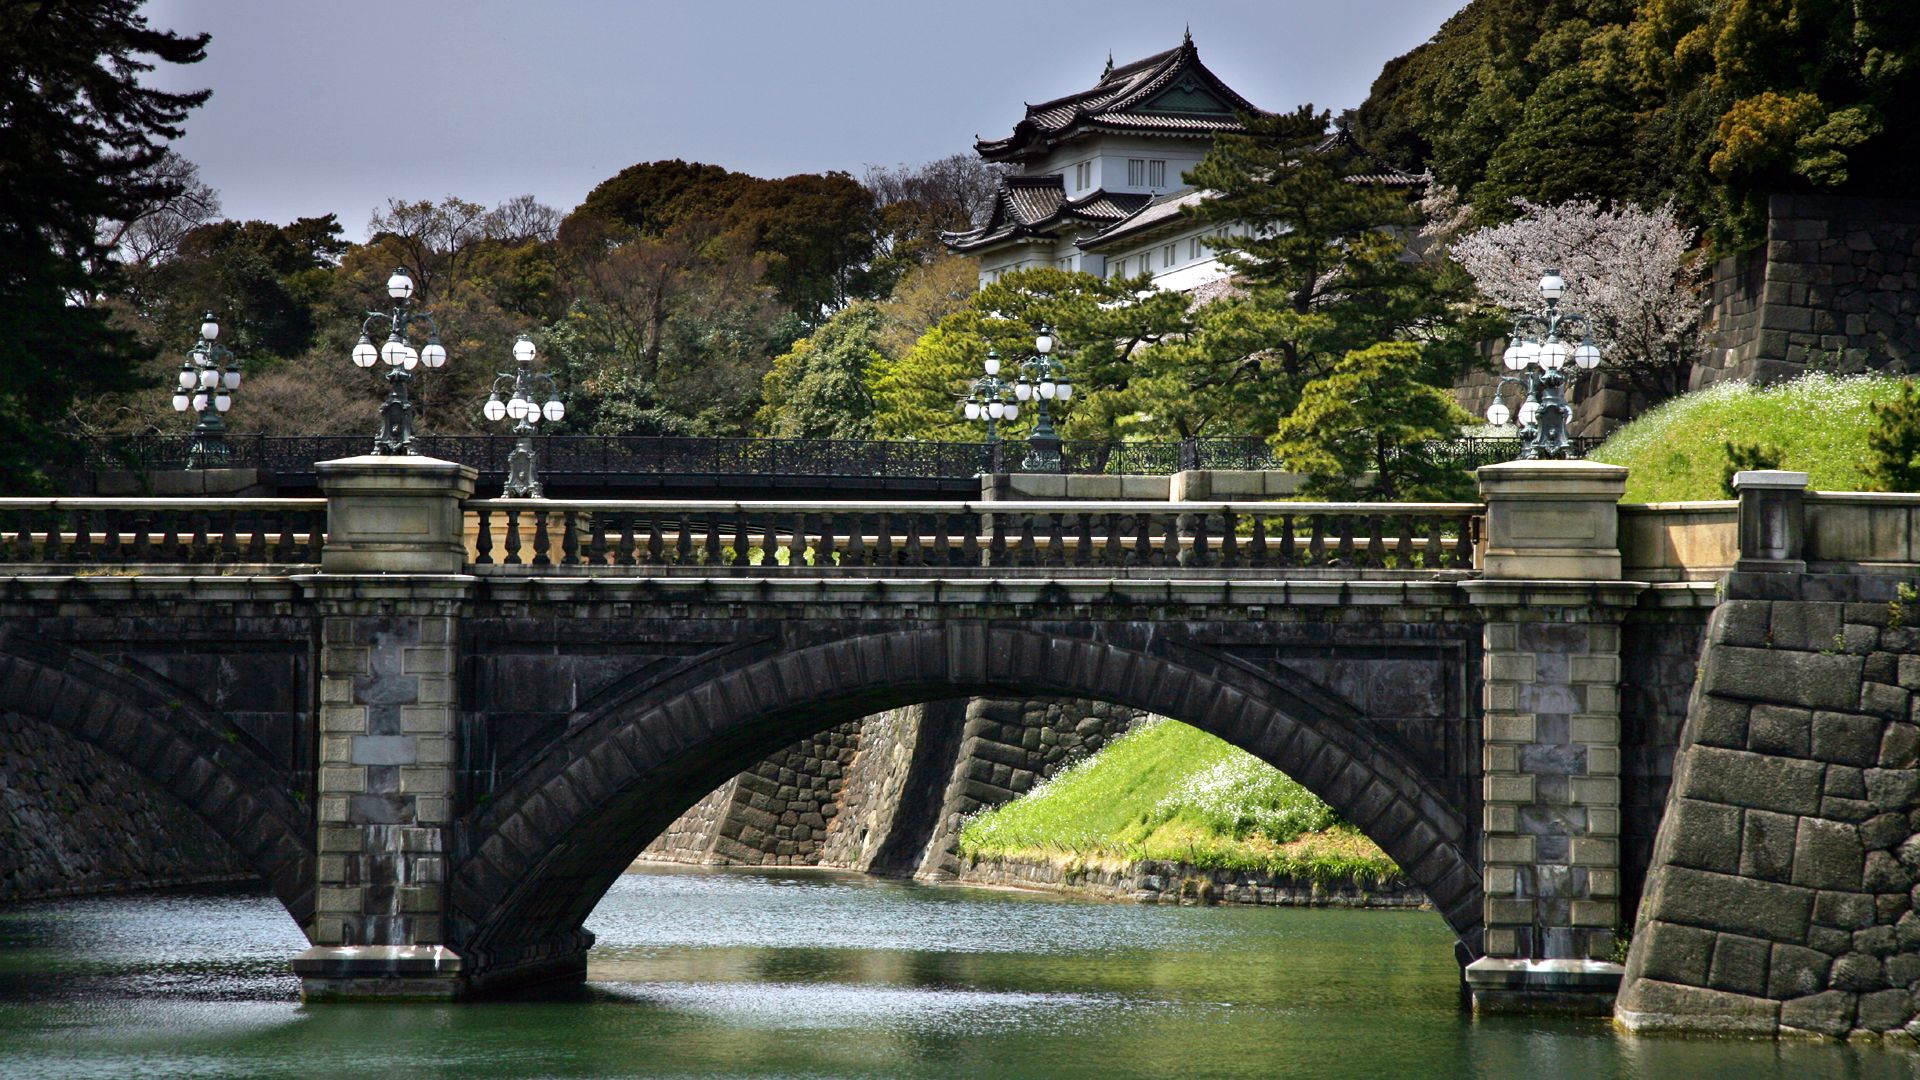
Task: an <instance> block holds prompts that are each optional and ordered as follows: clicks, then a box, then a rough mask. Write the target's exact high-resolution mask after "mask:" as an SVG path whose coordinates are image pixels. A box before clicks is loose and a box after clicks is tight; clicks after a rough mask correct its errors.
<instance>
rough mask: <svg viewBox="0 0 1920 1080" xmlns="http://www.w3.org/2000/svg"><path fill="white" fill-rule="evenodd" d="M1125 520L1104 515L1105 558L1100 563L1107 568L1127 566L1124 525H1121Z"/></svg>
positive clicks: (1119, 516)
mask: <svg viewBox="0 0 1920 1080" xmlns="http://www.w3.org/2000/svg"><path fill="white" fill-rule="evenodd" d="M1125 520H1126V519H1125V518H1124V517H1122V516H1121V515H1120V514H1108V515H1106V521H1105V523H1104V524H1105V527H1106V530H1107V545H1106V546H1107V550H1106V558H1105V559H1104V560H1102V561H1103V562H1104V563H1105V564H1106V565H1107V566H1125V565H1127V547H1126V537H1125V535H1124V530H1125V525H1124V524H1122V523H1123V522H1124V521H1125Z"/></svg>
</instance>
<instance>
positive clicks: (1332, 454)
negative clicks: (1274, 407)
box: [1273, 341, 1473, 500]
mask: <svg viewBox="0 0 1920 1080" xmlns="http://www.w3.org/2000/svg"><path fill="white" fill-rule="evenodd" d="M1471 421H1472V417H1470V416H1468V415H1467V414H1466V412H1465V411H1464V410H1462V409H1461V408H1460V406H1458V405H1456V404H1454V401H1453V398H1452V396H1451V395H1449V394H1448V393H1447V392H1446V391H1444V390H1441V389H1439V388H1437V387H1434V386H1431V385H1429V384H1428V383H1426V382H1425V381H1423V379H1422V377H1421V371H1420V349H1419V347H1418V346H1417V345H1414V344H1412V343H1410V342H1404V341H1394V342H1383V343H1381V344H1378V345H1374V346H1372V347H1370V348H1366V349H1359V350H1355V351H1353V352H1350V353H1348V354H1347V355H1346V356H1345V357H1343V358H1341V360H1340V362H1339V363H1338V364H1336V365H1335V366H1334V369H1333V371H1332V372H1331V373H1329V374H1328V375H1327V376H1326V377H1325V378H1322V379H1317V380H1315V381H1314V382H1312V383H1310V384H1308V386H1307V388H1306V390H1305V391H1304V392H1303V393H1302V394H1301V395H1300V404H1299V407H1298V408H1296V409H1294V410H1293V413H1292V415H1290V416H1288V417H1287V418H1286V419H1285V420H1283V421H1281V422H1280V427H1279V431H1278V432H1277V433H1276V434H1275V435H1274V438H1273V447H1274V450H1275V452H1276V453H1278V454H1279V455H1280V459H1281V461H1283V462H1284V463H1285V464H1286V466H1287V467H1288V468H1289V469H1292V470H1294V471H1295V472H1301V473H1305V474H1306V475H1307V477H1308V482H1307V488H1306V490H1307V493H1308V494H1311V495H1316V496H1325V497H1331V498H1341V499H1349V498H1366V497H1370V498H1378V499H1386V500H1395V499H1412V500H1445V499H1453V498H1461V497H1464V496H1466V495H1467V494H1468V493H1469V492H1470V491H1471V490H1472V487H1473V482H1472V478H1471V477H1470V476H1468V474H1467V472H1466V470H1465V469H1462V468H1460V467H1459V466H1457V465H1451V464H1440V463H1436V462H1434V461H1432V460H1431V459H1429V458H1428V457H1427V456H1426V455H1424V454H1420V453H1417V452H1410V451H1413V450H1415V449H1417V444H1419V443H1421V442H1425V441H1427V440H1431V439H1447V438H1452V437H1453V436H1454V435H1455V434H1457V433H1458V432H1459V430H1460V426H1461V425H1462V424H1466V423H1469V422H1471ZM1369 472H1371V473H1372V474H1373V482H1372V483H1371V484H1370V485H1368V484H1363V483H1361V477H1362V476H1363V475H1364V474H1366V473H1369Z"/></svg>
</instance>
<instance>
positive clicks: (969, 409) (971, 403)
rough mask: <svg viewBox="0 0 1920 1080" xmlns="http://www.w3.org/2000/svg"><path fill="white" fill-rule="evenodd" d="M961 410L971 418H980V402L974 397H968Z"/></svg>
mask: <svg viewBox="0 0 1920 1080" xmlns="http://www.w3.org/2000/svg"><path fill="white" fill-rule="evenodd" d="M960 411H961V413H963V414H965V416H966V418H967V419H969V420H978V419H980V403H979V402H977V401H975V400H973V399H972V398H968V399H967V401H966V404H964V405H962V406H960Z"/></svg>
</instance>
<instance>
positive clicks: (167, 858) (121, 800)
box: [0, 716, 254, 900]
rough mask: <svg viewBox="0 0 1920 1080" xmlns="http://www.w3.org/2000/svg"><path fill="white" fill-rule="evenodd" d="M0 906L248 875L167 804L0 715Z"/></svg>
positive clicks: (48, 731)
mask: <svg viewBox="0 0 1920 1080" xmlns="http://www.w3.org/2000/svg"><path fill="white" fill-rule="evenodd" d="M0 836H4V837H5V841H4V842H0V900H23V899H30V898H33V897H43V896H70V895H75V894H80V893H96V892H118V891H122V890H127V889H145V888H158V887H160V886H165V885H186V884H194V883H199V882H207V881H241V880H246V879H249V878H252V877H253V876H254V875H253V873H252V872H251V871H249V870H247V869H246V868H245V867H244V866H242V865H241V863H240V861H239V859H238V858H236V857H235V856H234V854H233V852H232V850H231V849H229V848H228V847H227V845H226V844H225V843H223V842H222V841H221V840H220V838H219V837H217V836H215V835H214V834H213V832H212V830H210V829H208V828H207V827H206V826H205V825H204V824H202V823H201V821H200V820H199V819H198V818H196V817H194V816H193V814H192V813H190V812H189V811H188V810H187V809H186V808H185V807H183V806H181V805H180V804H179V803H178V802H176V801H175V800H173V799H172V798H170V797H168V796H166V795H164V794H162V793H160V792H158V791H156V790H154V788H153V787H152V785H150V784H148V783H146V782H145V781H144V780H142V779H140V778H139V777H138V776H136V775H134V773H133V771H132V770H131V769H128V768H127V767H126V766H125V765H122V764H120V763H119V762H117V761H115V760H113V759H112V758H110V757H108V756H107V755H105V754H103V753H101V752H100V751H98V750H96V749H94V748H93V747H91V746H88V745H86V744H84V743H80V742H76V741H74V740H72V739H70V738H68V737H66V736H65V735H63V734H61V733H60V732H58V731H55V730H54V729H52V728H50V727H47V726H46V725H44V724H41V723H39V722H37V721H33V720H28V719H25V718H23V717H19V716H7V717H0Z"/></svg>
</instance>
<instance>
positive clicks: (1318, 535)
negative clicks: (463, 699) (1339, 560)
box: [1307, 514, 1327, 566]
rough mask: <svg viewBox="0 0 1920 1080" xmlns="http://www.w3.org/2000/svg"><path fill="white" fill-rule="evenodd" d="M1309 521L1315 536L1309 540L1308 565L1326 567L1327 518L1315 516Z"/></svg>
mask: <svg viewBox="0 0 1920 1080" xmlns="http://www.w3.org/2000/svg"><path fill="white" fill-rule="evenodd" d="M1307 520H1308V522H1309V523H1311V524H1312V526H1313V535H1312V536H1309V537H1308V538H1307V565H1308V566H1322V565H1325V564H1326V561H1327V536H1326V528H1327V522H1326V518H1324V517H1322V516H1321V515H1319V514H1314V515H1312V516H1311V517H1309V518H1308V519H1307Z"/></svg>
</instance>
